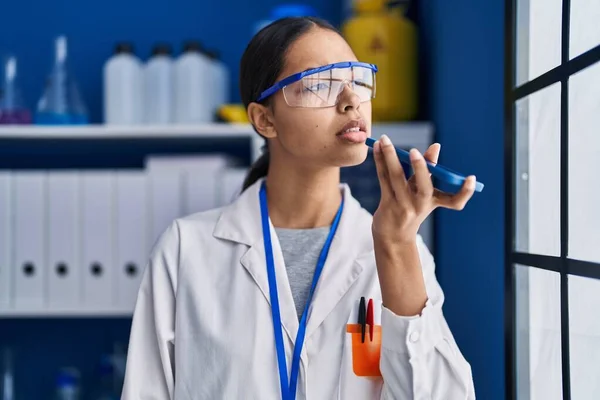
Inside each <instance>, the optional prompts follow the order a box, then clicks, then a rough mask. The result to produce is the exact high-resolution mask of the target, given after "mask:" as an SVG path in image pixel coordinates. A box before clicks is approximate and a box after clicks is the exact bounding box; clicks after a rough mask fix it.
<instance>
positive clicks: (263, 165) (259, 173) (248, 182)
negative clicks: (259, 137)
mask: <svg viewBox="0 0 600 400" xmlns="http://www.w3.org/2000/svg"><path fill="white" fill-rule="evenodd" d="M269 159H270V157H269V150H268V148H266V147H265V150H264V151H263V153H262V154H261V156H260V157H258V160H256V161H255V162H254V163H253V164H252V165H251V166H250V170H249V171H248V174H247V175H246V179H244V185H243V186H242V192H243V191H245V190H246V189H248V188H249V187H250V186H252V185H253V184H255V183H256V182H257V181H258V180H259V179H260V178H264V177H265V176H267V173H268V172H269Z"/></svg>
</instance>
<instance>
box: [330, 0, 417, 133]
mask: <svg viewBox="0 0 600 400" xmlns="http://www.w3.org/2000/svg"><path fill="white" fill-rule="evenodd" d="M397 3H398V5H397V7H404V4H405V3H406V1H399V2H397ZM354 11H355V13H356V15H355V16H354V17H352V18H350V19H348V21H347V22H346V23H345V24H344V26H343V28H342V33H343V35H344V37H345V38H346V40H347V41H348V43H349V44H350V47H352V49H353V50H354V53H355V54H356V56H357V58H358V59H359V60H360V61H364V62H369V63H373V64H377V66H378V67H379V72H378V73H377V77H376V85H377V89H376V97H375V99H373V101H372V104H373V120H374V121H404V120H411V119H414V118H415V117H416V116H417V111H418V105H417V102H418V97H417V93H418V86H417V84H418V77H417V68H418V64H417V62H418V59H417V29H416V27H415V26H414V24H413V23H412V22H411V21H410V20H408V19H407V18H405V17H404V16H403V13H402V12H400V11H402V9H400V10H398V9H396V10H393V9H389V8H388V5H387V3H386V1H385V0H355V2H354Z"/></svg>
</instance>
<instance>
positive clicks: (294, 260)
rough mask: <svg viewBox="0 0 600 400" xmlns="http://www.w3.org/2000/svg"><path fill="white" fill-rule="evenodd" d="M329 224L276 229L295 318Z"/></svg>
mask: <svg viewBox="0 0 600 400" xmlns="http://www.w3.org/2000/svg"><path fill="white" fill-rule="evenodd" d="M329 229H330V227H328V226H327V227H323V228H314V229H284V228H275V231H276V232H277V238H278V239H279V244H280V245H281V251H282V252H283V261H284V262H285V268H286V270H287V274H288V280H289V281H290V286H291V289H292V297H293V298H294V305H295V306H296V312H297V313H298V320H300V319H301V318H302V313H303V312H304V307H305V306H306V302H307V300H308V295H309V294H310V287H311V285H312V280H313V276H314V273H315V268H316V266H317V260H318V259H319V255H320V254H321V250H322V249H323V245H324V244H325V240H327V235H328V234H329Z"/></svg>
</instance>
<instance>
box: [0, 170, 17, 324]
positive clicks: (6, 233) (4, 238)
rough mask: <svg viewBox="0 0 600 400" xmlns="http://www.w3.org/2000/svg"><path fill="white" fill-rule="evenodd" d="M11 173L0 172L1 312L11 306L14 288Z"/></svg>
mask: <svg viewBox="0 0 600 400" xmlns="http://www.w3.org/2000/svg"><path fill="white" fill-rule="evenodd" d="M11 206H12V205H11V175H10V172H0V313H1V312H2V311H4V310H8V309H10V308H11V303H12V301H11V300H12V288H13V281H14V276H13V273H12V271H13V268H12V260H11V253H12V240H11V239H12V232H11V225H12V224H11V215H12V212H11Z"/></svg>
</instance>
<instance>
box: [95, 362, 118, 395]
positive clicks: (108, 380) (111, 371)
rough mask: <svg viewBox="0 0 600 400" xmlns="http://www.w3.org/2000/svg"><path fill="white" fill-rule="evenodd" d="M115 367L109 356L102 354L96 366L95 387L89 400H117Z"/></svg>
mask: <svg viewBox="0 0 600 400" xmlns="http://www.w3.org/2000/svg"><path fill="white" fill-rule="evenodd" d="M115 378H116V377H115V368H114V365H113V361H112V359H111V357H110V356H104V357H102V359H101V360H100V365H99V366H98V374H97V381H96V388H95V390H94V393H93V395H92V396H91V400H119V397H120V396H119V393H118V389H117V387H116V379H115Z"/></svg>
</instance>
